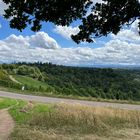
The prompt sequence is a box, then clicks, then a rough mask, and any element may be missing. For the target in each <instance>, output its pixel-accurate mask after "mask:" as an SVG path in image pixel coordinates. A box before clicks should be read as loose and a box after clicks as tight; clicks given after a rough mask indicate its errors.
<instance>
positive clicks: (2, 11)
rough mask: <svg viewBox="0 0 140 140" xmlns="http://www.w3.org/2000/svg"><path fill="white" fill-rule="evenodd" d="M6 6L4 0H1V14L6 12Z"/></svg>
mask: <svg viewBox="0 0 140 140" xmlns="http://www.w3.org/2000/svg"><path fill="white" fill-rule="evenodd" d="M6 8H7V5H6V4H5V3H4V2H3V1H2V0H0V15H3V14H4V9H6Z"/></svg>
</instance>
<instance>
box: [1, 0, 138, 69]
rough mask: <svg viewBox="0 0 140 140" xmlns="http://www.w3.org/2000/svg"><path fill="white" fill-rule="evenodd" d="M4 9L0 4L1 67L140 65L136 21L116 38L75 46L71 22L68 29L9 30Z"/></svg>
mask: <svg viewBox="0 0 140 140" xmlns="http://www.w3.org/2000/svg"><path fill="white" fill-rule="evenodd" d="M4 7H5V5H4V4H3V3H2V1H1V0H0V63H11V62H19V61H26V62H37V61H41V62H52V63H55V64H62V65H73V66H95V65H124V66H126V65H140V55H139V54H140V37H139V35H138V28H137V25H138V21H136V22H134V23H133V24H132V25H131V27H129V28H125V29H122V30H121V31H120V32H119V33H118V35H113V34H110V35H109V36H108V37H102V38H99V39H96V40H95V43H90V44H89V43H85V42H83V43H81V44H79V45H77V44H76V43H75V42H73V41H72V40H71V38H70V35H71V34H75V33H77V32H78V27H77V25H78V24H79V22H78V21H77V22H74V23H73V24H72V25H71V26H70V27H61V26H55V25H54V24H52V23H47V24H46V23H43V28H42V29H41V31H40V32H38V33H34V32H32V31H31V30H30V28H29V27H28V28H26V29H25V30H23V32H19V31H17V30H16V29H11V28H10V27H9V21H7V20H5V19H4V18H3V17H2V16H1V15H2V13H3V9H4Z"/></svg>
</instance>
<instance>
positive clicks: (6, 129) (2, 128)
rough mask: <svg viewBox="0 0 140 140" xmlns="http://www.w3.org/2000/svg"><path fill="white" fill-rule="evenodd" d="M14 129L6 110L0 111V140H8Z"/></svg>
mask: <svg viewBox="0 0 140 140" xmlns="http://www.w3.org/2000/svg"><path fill="white" fill-rule="evenodd" d="M13 128H14V121H13V119H12V117H11V116H10V114H9V113H8V111H7V110H4V109H3V110H0V140H8V137H9V135H10V134H11V132H12V130H13Z"/></svg>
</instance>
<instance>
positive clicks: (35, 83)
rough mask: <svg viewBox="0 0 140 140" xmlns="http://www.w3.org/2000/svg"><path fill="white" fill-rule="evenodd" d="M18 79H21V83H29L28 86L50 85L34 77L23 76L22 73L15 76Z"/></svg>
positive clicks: (45, 86)
mask: <svg viewBox="0 0 140 140" xmlns="http://www.w3.org/2000/svg"><path fill="white" fill-rule="evenodd" d="M13 77H14V78H15V79H16V80H17V81H19V82H20V83H22V84H23V85H28V86H32V87H37V88H39V87H40V86H42V87H43V88H47V87H48V85H47V84H45V83H43V82H41V81H38V80H35V79H33V78H30V77H27V76H21V75H14V76H13Z"/></svg>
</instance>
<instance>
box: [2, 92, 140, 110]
mask: <svg viewBox="0 0 140 140" xmlns="http://www.w3.org/2000/svg"><path fill="white" fill-rule="evenodd" d="M0 97H8V98H13V99H22V100H27V101H36V102H42V103H61V102H63V103H70V104H75V103H77V104H82V105H88V106H95V107H112V108H119V109H127V110H139V111H140V105H131V104H120V103H108V102H94V101H82V100H72V99H62V98H51V97H42V96H33V95H23V94H16V93H10V92H4V91H0Z"/></svg>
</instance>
